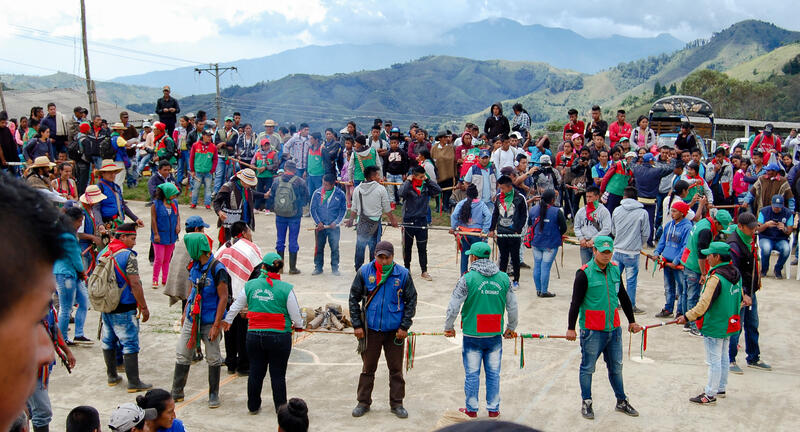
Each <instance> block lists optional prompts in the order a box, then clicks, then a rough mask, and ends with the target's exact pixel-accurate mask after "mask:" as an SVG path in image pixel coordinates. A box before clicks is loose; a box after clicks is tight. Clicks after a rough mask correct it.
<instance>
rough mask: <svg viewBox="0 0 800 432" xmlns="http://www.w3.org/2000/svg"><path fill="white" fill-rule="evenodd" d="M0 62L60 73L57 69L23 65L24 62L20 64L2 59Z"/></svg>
mask: <svg viewBox="0 0 800 432" xmlns="http://www.w3.org/2000/svg"><path fill="white" fill-rule="evenodd" d="M0 61H3V62H6V63H13V64H17V65H20V66H27V67H32V68H36V69H42V70H46V71H52V72H60V71H59V70H57V69H51V68H48V67H43V66H36V65H32V64H28V63H22V62H18V61H16V60H9V59H5V58H0Z"/></svg>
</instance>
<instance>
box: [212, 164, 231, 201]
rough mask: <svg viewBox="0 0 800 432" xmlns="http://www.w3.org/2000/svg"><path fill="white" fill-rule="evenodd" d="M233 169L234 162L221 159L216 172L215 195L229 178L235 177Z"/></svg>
mask: <svg viewBox="0 0 800 432" xmlns="http://www.w3.org/2000/svg"><path fill="white" fill-rule="evenodd" d="M226 162H227V163H226ZM233 168H234V167H233V162H231V161H230V159H222V158H219V160H217V169H216V171H214V195H216V194H217V192H219V188H221V187H222V185H223V184H225V182H226V181H228V179H229V178H231V177H233V171H234V169H233Z"/></svg>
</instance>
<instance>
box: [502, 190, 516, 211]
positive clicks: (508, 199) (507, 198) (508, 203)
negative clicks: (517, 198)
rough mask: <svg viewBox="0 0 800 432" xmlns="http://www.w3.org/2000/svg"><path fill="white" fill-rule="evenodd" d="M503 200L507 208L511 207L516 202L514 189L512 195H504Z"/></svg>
mask: <svg viewBox="0 0 800 432" xmlns="http://www.w3.org/2000/svg"><path fill="white" fill-rule="evenodd" d="M503 199H504V200H505V203H506V208H508V207H511V203H513V202H514V189H513V188H512V189H511V193H507V194H503Z"/></svg>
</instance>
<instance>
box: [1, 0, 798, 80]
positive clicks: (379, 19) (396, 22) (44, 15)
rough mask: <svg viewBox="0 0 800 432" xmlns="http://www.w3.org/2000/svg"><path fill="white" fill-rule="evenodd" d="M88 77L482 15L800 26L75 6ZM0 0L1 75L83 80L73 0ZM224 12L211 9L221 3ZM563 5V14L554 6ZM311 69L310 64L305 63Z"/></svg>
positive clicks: (713, 13) (477, 3)
mask: <svg viewBox="0 0 800 432" xmlns="http://www.w3.org/2000/svg"><path fill="white" fill-rule="evenodd" d="M86 3H87V4H86V8H87V20H88V35H89V40H90V43H89V48H90V60H91V66H92V74H93V75H94V78H95V79H109V78H113V77H116V76H122V75H131V74H136V73H142V72H147V71H151V70H163V69H173V68H176V67H181V66H190V65H193V64H197V63H208V62H217V61H220V62H221V61H231V60H236V59H241V58H252V57H261V56H265V55H269V54H274V53H276V52H280V51H283V50H286V49H291V48H297V47H302V46H305V45H310V44H317V45H329V44H336V43H372V42H386V43H392V44H399V45H407V44H425V43H429V42H432V41H436V39H437V38H438V37H439V36H440V35H441V34H442V33H444V32H446V31H449V30H451V29H453V28H457V27H458V26H459V25H460V24H463V23H467V22H473V21H480V20H483V19H486V18H492V17H504V18H510V19H514V20H516V21H519V22H521V23H523V24H541V25H545V26H550V27H562V28H567V29H570V30H573V31H575V32H577V33H579V34H581V35H583V36H586V37H603V36H608V35H610V34H620V35H624V36H634V37H636V36H655V35H658V34H660V33H670V34H672V35H673V36H675V37H676V38H678V39H681V40H684V41H690V40H694V39H697V38H707V37H710V36H711V33H712V32H714V31H719V30H721V29H723V28H725V27H728V26H729V25H731V24H734V23H736V22H738V21H741V20H744V19H750V18H755V19H761V20H765V21H770V22H773V23H775V24H776V25H778V26H780V27H784V28H787V29H791V30H800V11H799V10H798V8H797V7H793V5H794V6H796V3H795V1H790V0H784V1H763V0H762V1H749V0H672V1H671V2H668V3H657V2H650V1H641V0H639V1H630V0H606V1H603V2H599V1H581V0H576V1H572V2H564V1H563V0H535V1H533V0H531V1H526V0H523V1H520V0H442V1H431V0H419V1H418V0H409V1H400V0H398V1H388V0H383V1H379V0H360V1H354V0H291V1H287V0H233V1H227V2H220V1H218V0H214V1H212V0H169V1H163V0H159V1H157V0H139V1H136V2H120V1H117V0H105V1H101V0H86ZM35 4H36V7H31V4H30V3H27V2H20V1H17V2H6V4H4V5H3V12H4V13H3V14H2V15H1V16H0V28H3V29H4V31H2V32H0V46H2V47H3V48H2V50H0V72H3V73H25V74H36V75H45V74H50V73H53V72H55V71H63V72H69V73H74V74H77V75H82V70H83V60H82V52H81V42H80V3H79V0H38V1H37V2H36V3H35ZM221 5H223V6H225V8H224V9H220V6H221ZM565 6H567V8H565ZM314 61H319V60H314Z"/></svg>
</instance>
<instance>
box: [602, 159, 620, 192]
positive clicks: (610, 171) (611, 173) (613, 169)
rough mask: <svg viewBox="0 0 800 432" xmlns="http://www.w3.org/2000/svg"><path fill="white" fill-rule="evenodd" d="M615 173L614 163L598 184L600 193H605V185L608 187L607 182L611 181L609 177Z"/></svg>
mask: <svg viewBox="0 0 800 432" xmlns="http://www.w3.org/2000/svg"><path fill="white" fill-rule="evenodd" d="M616 171H617V163H616V162H614V163H613V164H612V165H611V166H610V167H609V168H608V171H606V175H604V176H603V181H601V182H600V193H603V192H605V191H606V185H608V181H609V180H611V176H613V175H614V173H615V172H616Z"/></svg>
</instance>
